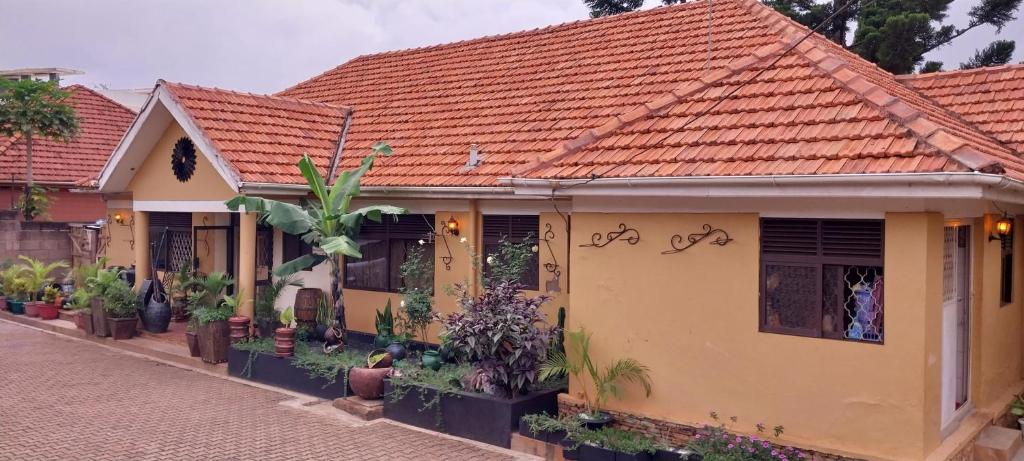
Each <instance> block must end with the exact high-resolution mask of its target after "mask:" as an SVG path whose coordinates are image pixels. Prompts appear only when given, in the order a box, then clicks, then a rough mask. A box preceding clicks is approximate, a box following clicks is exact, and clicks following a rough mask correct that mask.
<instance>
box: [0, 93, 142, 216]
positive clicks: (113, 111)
mask: <svg viewBox="0 0 1024 461" xmlns="http://www.w3.org/2000/svg"><path fill="white" fill-rule="evenodd" d="M66 90H67V91H68V92H70V93H71V97H70V98H69V99H68V101H69V103H70V104H71V105H72V106H73V107H74V108H75V114H76V116H77V117H78V122H79V134H78V136H77V137H75V138H74V139H73V140H71V141H70V142H66V143H65V142H60V141H51V140H47V139H40V138H38V137H37V138H35V139H33V144H32V146H33V149H32V159H33V162H32V172H33V174H32V176H33V180H34V181H35V183H36V184H39V185H41V186H45V187H48V188H50V189H52V190H53V192H52V193H51V194H50V195H49V196H50V199H51V201H52V203H53V205H52V207H51V208H50V210H49V212H48V216H44V217H42V218H40V219H42V220H49V221H57V222H95V221H96V220H98V219H102V218H104V217H106V206H105V205H104V203H103V199H102V197H100V195H99V194H98V193H95V191H93V192H90V190H92V189H94V188H95V187H94V185H89V184H88V182H89V180H92V179H94V178H95V177H96V176H97V175H98V173H99V171H100V169H101V168H102V167H103V164H104V163H106V161H107V158H108V157H110V153H111V152H113V150H114V148H115V147H117V144H118V142H120V140H121V137H122V136H123V135H124V133H125V131H127V130H128V126H129V125H131V123H132V120H133V119H134V118H135V112H133V111H132V110H131V109H128V108H127V107H125V106H122V105H121V104H118V103H116V102H114V101H113V100H111V99H108V98H106V97H105V96H103V95H101V94H99V93H97V92H96V91H94V90H91V89H89V88H86V87H84V86H81V85H72V86H70V87H67V88H66ZM25 165H26V156H25V140H24V139H23V138H21V137H19V136H15V137H11V138H3V137H0V208H13V207H14V206H15V205H16V204H17V202H18V200H19V198H20V197H21V195H22V194H23V193H24V189H25V181H26V170H25ZM93 182H94V181H93ZM73 191H77V192H73Z"/></svg>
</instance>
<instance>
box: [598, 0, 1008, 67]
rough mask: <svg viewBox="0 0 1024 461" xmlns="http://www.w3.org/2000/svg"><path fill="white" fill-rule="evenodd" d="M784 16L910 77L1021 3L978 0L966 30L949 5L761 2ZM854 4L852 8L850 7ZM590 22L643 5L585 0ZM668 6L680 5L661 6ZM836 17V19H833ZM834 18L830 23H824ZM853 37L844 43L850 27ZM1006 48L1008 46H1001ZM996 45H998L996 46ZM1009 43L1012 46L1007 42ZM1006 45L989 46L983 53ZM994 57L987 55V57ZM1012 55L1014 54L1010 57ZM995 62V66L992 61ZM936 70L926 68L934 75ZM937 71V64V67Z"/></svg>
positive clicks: (940, 1) (887, 0)
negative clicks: (951, 20)
mask: <svg viewBox="0 0 1024 461" xmlns="http://www.w3.org/2000/svg"><path fill="white" fill-rule="evenodd" d="M762 1H764V2H765V4H767V5H769V6H771V7H772V8H774V9H776V10H777V11H779V12H780V13H782V14H785V15H786V16H789V17H790V18H793V19H794V20H796V21H797V22H799V23H801V24H803V25H805V26H807V27H809V28H811V29H816V30H818V32H820V33H821V34H823V35H825V36H826V37H828V38H829V39H831V40H832V41H834V42H836V43H838V44H840V45H842V46H844V47H846V48H847V49H850V50H852V51H854V52H856V53H857V54H859V55H861V56H862V57H863V58H865V59H867V60H868V61H871V62H873V63H876V64H878V65H879V67H882V68H883V69H885V70H888V71H889V72H892V73H896V74H906V73H910V72H913V70H914V68H915V67H916V66H917V65H918V64H920V63H921V61H922V60H923V59H924V55H925V54H927V53H928V52H929V51H932V50H935V49H936V48H939V47H941V46H943V45H946V44H948V43H950V42H952V41H953V40H954V39H956V38H957V37H960V36H961V35H963V34H965V33H967V32H968V31H970V30H972V29H974V28H977V27H980V26H984V25H989V26H993V27H995V28H996V32H1002V29H1003V27H1004V26H1006V25H1007V24H1009V23H1010V22H1011V21H1013V20H1015V19H1016V17H1015V16H1014V15H1015V14H1016V12H1017V10H1018V9H1019V8H1020V5H1021V3H1022V2H1024V0H980V2H979V3H978V4H977V5H975V6H974V7H972V8H971V10H970V11H969V12H968V17H969V18H970V19H969V20H968V22H967V24H966V25H964V26H963V27H958V26H956V25H953V24H946V23H944V22H945V21H946V20H947V17H946V11H947V10H948V9H949V5H950V4H951V3H952V2H953V0H926V1H909V0H762ZM851 2H852V3H851ZM584 3H586V5H587V6H588V7H590V9H591V16H593V17H597V16H605V15H609V14H618V13H623V12H626V11H632V10H635V9H637V8H640V7H641V6H642V5H643V1H641V0H584ZM662 3H664V4H666V5H669V4H674V3H681V2H680V0H663V1H662ZM836 12H838V14H836ZM833 14H836V16H835V17H834V18H832V20H831V21H828V22H825V21H826V20H828V18H830V17H832V15H833ZM854 24H855V25H856V32H855V33H854V37H853V40H852V41H848V35H849V31H850V29H851V26H852V25H854ZM1001 42H1006V41H1001ZM997 43H998V42H997ZM1011 43H1012V42H1011ZM996 47H1000V49H1001V50H1005V47H1006V45H1005V44H1002V45H996V43H993V44H992V45H989V47H988V48H986V49H985V50H981V51H979V53H983V52H985V51H986V50H991V49H993V48H996ZM992 51H994V50H991V51H989V52H990V53H991V52H992ZM1011 54H1012V53H1011ZM993 62H998V61H993ZM935 66H936V64H929V67H928V70H930V71H934V69H935V68H936V67H935ZM939 67H941V63H939Z"/></svg>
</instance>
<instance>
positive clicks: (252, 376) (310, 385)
mask: <svg viewBox="0 0 1024 461" xmlns="http://www.w3.org/2000/svg"><path fill="white" fill-rule="evenodd" d="M248 363H249V351H240V350H236V349H235V348H233V347H232V348H229V350H228V374H229V375H231V376H234V377H236V378H242V379H248V380H250V381H255V382H258V383H263V384H267V385H270V386H277V387H282V388H285V389H288V390H290V391H294V392H299V393H302V394H307V395H312V396H314V397H319V398H321V399H329V400H333V399H337V398H341V397H348V396H349V395H351V394H352V390H351V388H349V387H348V381H347V380H345V379H343V378H342V377H341V376H340V373H339V376H338V379H337V380H335V381H333V382H332V381H330V380H328V379H327V378H323V377H320V376H314V377H310V376H309V371H307V370H305V369H303V368H299V367H296V366H294V365H292V361H291V358H279V357H277V356H276V355H274V354H273V353H263V352H258V353H256V357H255V358H254V359H253V362H252V366H251V367H249V370H246V365H248ZM343 373H348V370H344V371H343ZM247 375H248V376H247Z"/></svg>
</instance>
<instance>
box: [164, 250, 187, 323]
mask: <svg viewBox="0 0 1024 461" xmlns="http://www.w3.org/2000/svg"><path fill="white" fill-rule="evenodd" d="M191 281H192V274H191V273H189V265H188V264H182V265H181V267H180V268H179V269H178V271H177V272H175V273H174V276H173V277H172V278H171V286H169V287H167V289H168V292H169V293H170V297H171V321H174V322H183V321H185V320H186V319H188V285H189V282H191Z"/></svg>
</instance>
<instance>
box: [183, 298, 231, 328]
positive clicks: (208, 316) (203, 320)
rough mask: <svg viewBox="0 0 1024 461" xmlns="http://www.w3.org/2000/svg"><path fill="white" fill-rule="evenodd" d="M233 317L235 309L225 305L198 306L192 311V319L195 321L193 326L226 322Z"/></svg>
mask: <svg viewBox="0 0 1024 461" xmlns="http://www.w3.org/2000/svg"><path fill="white" fill-rule="evenodd" d="M233 315H235V309H234V308H232V307H231V306H229V305H228V304H227V303H223V304H220V305H217V306H200V307H197V308H195V309H193V310H192V319H193V320H195V325H206V324H209V323H212V322H222V321H227V319H229V318H231V316H233Z"/></svg>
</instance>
